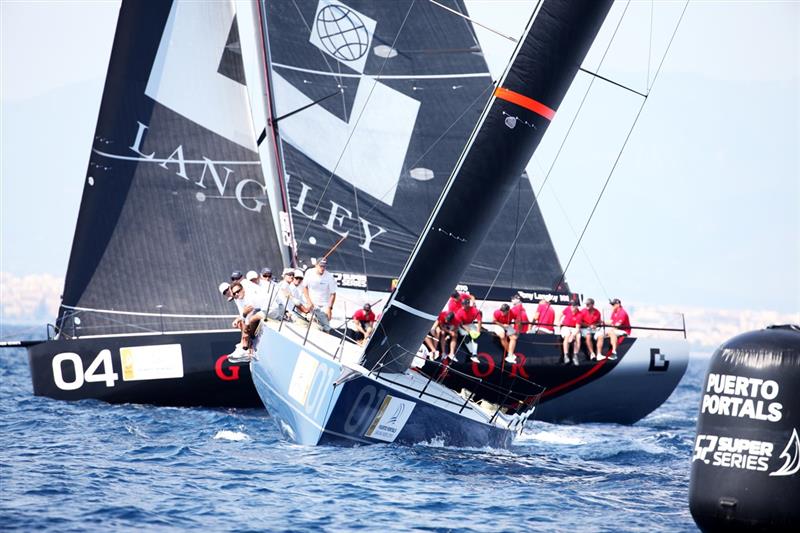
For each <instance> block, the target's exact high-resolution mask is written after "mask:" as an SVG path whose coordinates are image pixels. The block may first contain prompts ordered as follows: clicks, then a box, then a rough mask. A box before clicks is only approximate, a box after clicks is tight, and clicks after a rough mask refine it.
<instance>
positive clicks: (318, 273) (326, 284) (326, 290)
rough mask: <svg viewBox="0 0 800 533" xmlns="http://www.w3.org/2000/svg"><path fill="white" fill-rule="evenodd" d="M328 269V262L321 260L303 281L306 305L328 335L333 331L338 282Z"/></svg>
mask: <svg viewBox="0 0 800 533" xmlns="http://www.w3.org/2000/svg"><path fill="white" fill-rule="evenodd" d="M327 267H328V261H327V260H325V259H320V260H319V261H317V264H316V266H315V267H314V268H313V269H309V271H308V272H307V273H306V278H305V280H304V281H303V296H304V297H305V301H306V305H307V306H309V307H311V308H312V309H313V313H314V317H315V318H316V319H317V322H319V325H320V327H321V328H322V331H324V332H326V333H327V332H329V331H330V330H331V316H332V314H333V303H334V302H335V301H336V280H335V279H334V278H333V274H331V273H330V272H328V271H327Z"/></svg>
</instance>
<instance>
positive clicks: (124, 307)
mask: <svg viewBox="0 0 800 533" xmlns="http://www.w3.org/2000/svg"><path fill="white" fill-rule="evenodd" d="M237 36H238V30H237V29H236V18H235V12H234V9H233V5H232V4H231V3H229V2H211V3H196V2H175V3H172V2H159V3H157V4H154V5H150V4H147V5H145V4H144V3H141V2H128V1H125V2H123V4H122V7H121V11H120V16H119V21H118V25H117V32H116V35H115V38H114V45H113V49H112V55H111V60H110V64H109V69H108V74H107V78H106V85H105V90H104V93H103V99H102V103H101V107H100V114H99V118H98V122H97V128H96V134H95V139H94V143H93V148H92V153H91V157H90V162H89V168H88V171H87V177H86V182H85V185H84V191H83V197H82V201H81V210H80V213H79V216H78V223H77V227H76V232H75V239H74V242H73V247H72V253H71V256H70V262H69V267H68V271H67V277H66V281H65V287H64V295H63V300H62V303H63V305H64V306H65V307H62V309H61V312H60V314H59V326H61V327H64V328H65V330H66V331H70V332H71V331H73V327H72V326H73V324H74V322H73V321H69V320H67V318H68V317H70V316H71V315H73V314H74V312H73V311H72V310H71V309H70V308H72V307H80V308H89V309H101V310H113V311H117V312H124V313H130V312H133V313H143V314H144V315H143V316H131V315H119V314H108V313H96V312H81V313H80V314H79V316H80V327H79V328H78V329H77V331H78V333H79V334H83V335H88V334H109V333H131V332H140V331H142V332H143V331H159V330H161V329H163V330H170V331H175V330H196V329H209V328H220V327H225V326H229V323H230V320H229V319H222V318H194V317H187V316H181V317H173V316H171V315H203V316H207V315H213V316H216V315H230V314H233V312H234V309H235V308H234V307H233V306H232V305H231V304H229V303H227V302H225V300H224V299H223V298H222V296H221V295H219V294H218V293H217V284H218V283H220V282H221V281H223V280H226V279H228V277H229V275H230V272H231V271H232V270H233V269H245V270H247V269H250V268H259V267H262V266H273V267H277V268H280V267H281V266H282V262H281V257H280V249H279V244H278V239H277V234H276V231H275V227H274V224H273V221H272V217H271V214H270V213H271V206H270V204H269V201H268V198H267V195H266V183H265V178H264V175H263V172H262V167H261V162H260V160H259V157H258V153H257V152H256V151H255V150H256V132H255V131H254V129H253V125H252V116H251V113H250V108H249V103H248V94H247V91H246V88H245V86H244V85H243V83H242V81H243V79H242V76H243V73H244V69H243V64H242V59H241V54H240V47H239V46H237V43H235V42H234V41H235V39H236V37H237ZM147 313H149V314H150V315H146V314H147Z"/></svg>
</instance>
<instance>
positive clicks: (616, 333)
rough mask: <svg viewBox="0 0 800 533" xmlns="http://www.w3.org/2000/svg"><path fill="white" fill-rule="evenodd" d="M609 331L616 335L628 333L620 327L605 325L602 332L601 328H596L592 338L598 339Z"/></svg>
mask: <svg viewBox="0 0 800 533" xmlns="http://www.w3.org/2000/svg"><path fill="white" fill-rule="evenodd" d="M609 333H613V334H614V335H616V336H617V337H625V336H627V335H628V333H627V332H625V331H622V330H621V329H617V328H609V327H607V328H606V330H605V333H603V330H602V329H601V330H598V331H597V333H595V334H594V338H595V339H599V338H601V337H608V336H609Z"/></svg>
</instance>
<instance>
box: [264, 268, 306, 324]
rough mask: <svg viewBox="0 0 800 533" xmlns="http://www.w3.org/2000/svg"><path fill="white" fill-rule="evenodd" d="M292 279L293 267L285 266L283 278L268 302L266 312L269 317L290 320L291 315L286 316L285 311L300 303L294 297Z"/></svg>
mask: <svg viewBox="0 0 800 533" xmlns="http://www.w3.org/2000/svg"><path fill="white" fill-rule="evenodd" d="M293 281H294V269H292V268H285V269H284V270H283V279H282V280H281V282H280V283H278V286H277V287H276V288H275V294H274V296H273V297H272V301H271V302H270V307H269V312H268V313H267V316H268V317H269V318H271V319H273V320H283V319H284V318H288V319H289V320H290V321H291V315H289V316H286V311H287V310H288V309H292V308H293V307H294V306H295V305H296V304H297V303H302V302H301V301H300V300H299V298H297V297H295V291H294V290H293V288H294V284H293V283H292V282H293Z"/></svg>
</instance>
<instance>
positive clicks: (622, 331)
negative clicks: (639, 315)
mask: <svg viewBox="0 0 800 533" xmlns="http://www.w3.org/2000/svg"><path fill="white" fill-rule="evenodd" d="M609 303H610V304H611V308H612V311H611V325H610V326H609V327H606V328H605V330H606V331H605V335H603V333H602V331H601V332H598V333H597V335H596V337H597V358H598V359H605V355H603V341H604V340H605V337H608V339H609V340H610V341H611V355H610V356H609V357H608V358H609V359H612V360H613V359H616V358H617V346H618V343H619V341H618V339H620V338H623V337H626V336H628V335H630V334H631V321H630V318H629V317H628V312H627V311H625V309H623V308H622V302H621V301H620V300H619V298H614V299H613V300H609Z"/></svg>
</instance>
